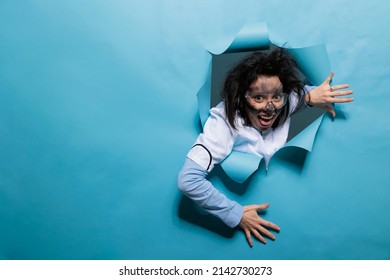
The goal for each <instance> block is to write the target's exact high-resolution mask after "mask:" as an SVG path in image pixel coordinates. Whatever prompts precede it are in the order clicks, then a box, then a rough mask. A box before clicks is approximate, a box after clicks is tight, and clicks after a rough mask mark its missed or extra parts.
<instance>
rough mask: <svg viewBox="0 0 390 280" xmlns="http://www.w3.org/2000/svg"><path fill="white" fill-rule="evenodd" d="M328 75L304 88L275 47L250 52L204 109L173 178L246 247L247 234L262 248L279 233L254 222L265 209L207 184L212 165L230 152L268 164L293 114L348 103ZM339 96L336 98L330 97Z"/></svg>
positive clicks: (294, 68)
mask: <svg viewBox="0 0 390 280" xmlns="http://www.w3.org/2000/svg"><path fill="white" fill-rule="evenodd" d="M333 75H334V74H333V73H331V74H330V75H329V77H328V78H327V79H326V80H325V81H324V82H323V83H322V84H321V85H320V86H318V87H309V86H304V85H303V82H302V80H301V78H300V76H299V73H298V71H297V65H296V62H295V61H294V59H293V58H292V57H291V56H290V55H289V54H288V53H286V51H285V50H283V49H281V48H276V49H274V50H273V51H267V52H255V53H253V54H252V55H250V56H249V57H247V58H245V59H244V60H243V61H241V62H240V63H238V64H237V65H236V66H235V67H234V68H233V69H232V70H231V71H230V72H229V73H228V75H227V77H226V80H225V84H224V88H223V93H222V102H221V103H220V104H218V105H217V106H216V107H214V108H212V109H211V110H210V117H209V118H208V120H207V122H206V124H205V126H204V130H203V133H201V134H200V135H199V137H198V139H197V140H196V142H195V144H194V146H193V147H192V148H191V150H190V151H189V153H188V154H187V158H186V160H185V163H184V166H183V168H182V170H181V171H180V174H179V178H178V185H179V189H180V190H181V191H182V192H183V193H184V194H185V195H187V196H188V197H189V198H191V199H192V200H193V201H195V202H196V203H197V204H198V205H199V206H200V207H202V208H203V209H204V210H206V211H208V212H209V213H211V214H213V215H215V216H217V217H218V218H220V219H221V220H222V221H223V222H224V223H225V224H227V225H228V226H230V227H236V226H240V227H241V228H242V229H243V231H244V232H245V235H246V239H247V241H248V243H249V245H250V246H253V241H252V235H253V236H255V237H256V238H257V239H258V240H260V241H261V242H263V243H266V239H265V238H264V237H268V238H271V239H272V240H274V239H275V236H274V235H273V234H272V233H271V232H270V231H269V229H272V230H275V231H279V230H280V228H279V227H278V226H277V225H276V224H273V223H271V222H269V221H266V220H264V219H262V218H261V217H259V215H258V213H257V211H259V210H263V209H266V208H268V206H269V204H267V203H265V204H254V205H248V206H241V205H240V204H238V203H237V202H235V201H232V200H230V199H228V198H227V197H226V196H224V195H223V194H222V193H220V192H219V191H218V190H216V189H215V188H214V187H213V185H212V184H211V183H210V182H209V181H208V180H207V175H208V174H209V172H210V171H211V170H212V169H213V167H214V165H215V164H219V163H220V162H222V161H223V160H224V159H225V158H226V157H227V156H228V155H229V154H230V153H231V151H232V150H236V151H241V152H246V153H252V154H254V155H258V156H261V157H263V158H264V159H265V163H266V165H267V166H268V162H269V160H270V158H271V156H272V155H273V154H274V153H275V152H276V151H277V150H278V149H280V148H281V147H283V145H285V143H286V140H287V135H288V130H289V126H290V117H291V115H292V114H293V113H295V112H296V111H298V110H299V109H302V108H305V107H306V106H315V107H319V108H322V109H325V110H327V111H328V112H330V113H331V115H332V116H333V117H335V115H336V114H335V111H334V108H333V106H332V105H331V104H332V103H345V102H352V101H353V98H350V97H345V96H346V95H350V94H352V91H351V90H344V91H337V92H336V90H340V89H347V88H348V87H349V85H346V84H342V85H336V86H332V87H331V86H330V81H331V79H332V77H333ZM336 97H342V98H336Z"/></svg>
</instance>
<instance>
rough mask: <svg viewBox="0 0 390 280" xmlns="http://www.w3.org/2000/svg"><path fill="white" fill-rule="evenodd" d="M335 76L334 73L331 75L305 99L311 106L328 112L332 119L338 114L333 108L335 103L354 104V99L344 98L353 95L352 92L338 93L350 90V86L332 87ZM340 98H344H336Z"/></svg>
mask: <svg viewBox="0 0 390 280" xmlns="http://www.w3.org/2000/svg"><path fill="white" fill-rule="evenodd" d="M333 76H334V73H333V72H332V73H330V75H329V76H328V78H326V80H325V81H324V82H323V83H322V84H321V85H319V86H318V87H316V88H315V89H313V90H311V91H310V92H309V93H308V94H307V95H306V97H305V101H306V103H307V104H309V105H311V106H315V107H318V108H322V109H325V110H326V111H328V112H329V113H330V114H331V115H332V117H335V116H336V112H335V110H334V108H333V105H332V104H333V103H346V102H352V101H353V98H352V97H344V96H346V95H350V94H352V93H353V92H352V90H344V91H336V90H340V89H346V88H349V85H348V84H342V85H335V86H330V81H331V80H332V78H333ZM338 96H343V98H336V97H338Z"/></svg>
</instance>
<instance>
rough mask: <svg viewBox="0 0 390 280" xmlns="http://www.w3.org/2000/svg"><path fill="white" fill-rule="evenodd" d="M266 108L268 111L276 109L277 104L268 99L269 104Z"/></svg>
mask: <svg viewBox="0 0 390 280" xmlns="http://www.w3.org/2000/svg"><path fill="white" fill-rule="evenodd" d="M265 109H266V110H267V111H274V110H275V106H274V104H273V103H272V101H268V103H267V106H266V107H265Z"/></svg>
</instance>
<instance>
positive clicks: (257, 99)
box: [254, 95, 265, 102]
mask: <svg viewBox="0 0 390 280" xmlns="http://www.w3.org/2000/svg"><path fill="white" fill-rule="evenodd" d="M254 99H255V101H256V102H262V101H264V100H265V97H264V96H263V95H255V97H254Z"/></svg>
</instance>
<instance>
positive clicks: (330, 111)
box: [324, 105, 336, 118]
mask: <svg viewBox="0 0 390 280" xmlns="http://www.w3.org/2000/svg"><path fill="white" fill-rule="evenodd" d="M324 109H325V110H326V111H328V112H329V113H330V114H331V115H332V117H333V118H334V117H336V111H335V110H334V108H333V106H332V105H325V107H324Z"/></svg>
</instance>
